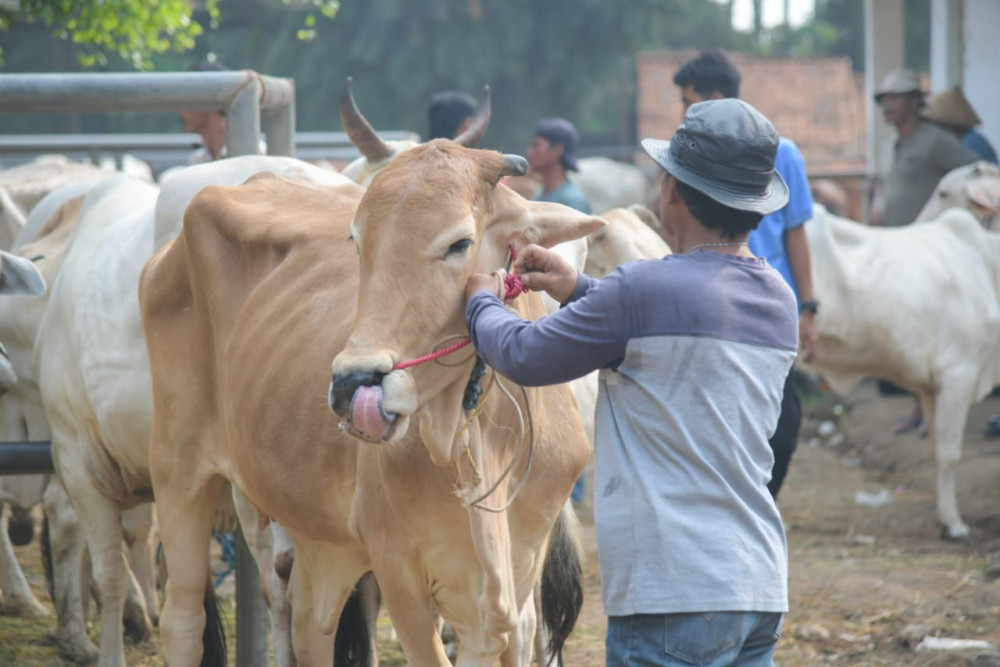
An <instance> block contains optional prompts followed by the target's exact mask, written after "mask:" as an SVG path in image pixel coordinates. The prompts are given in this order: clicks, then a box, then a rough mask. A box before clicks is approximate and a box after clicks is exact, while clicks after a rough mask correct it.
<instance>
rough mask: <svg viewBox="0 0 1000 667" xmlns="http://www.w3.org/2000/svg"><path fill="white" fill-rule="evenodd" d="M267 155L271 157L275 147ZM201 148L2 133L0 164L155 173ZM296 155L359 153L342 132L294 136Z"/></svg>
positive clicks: (136, 139)
mask: <svg viewBox="0 0 1000 667" xmlns="http://www.w3.org/2000/svg"><path fill="white" fill-rule="evenodd" d="M379 136H381V137H382V138H383V139H385V140H386V141H399V140H411V141H418V140H419V137H418V136H417V134H415V133H413V132H405V131H389V132H379ZM264 141H265V143H266V144H267V145H268V153H273V151H272V150H271V144H270V143H269V142H268V141H267V136H266V135H265V137H264ZM199 146H201V137H200V136H198V135H197V134H187V133H168V134H141V133H130V134H4V135H0V164H2V165H3V166H4V167H14V166H17V165H19V164H22V163H25V162H29V161H31V160H33V159H35V158H36V157H38V156H40V155H46V154H52V153H57V154H59V155H65V156H66V157H67V158H69V159H70V160H74V161H77V162H83V161H88V160H89V161H90V162H92V163H94V164H99V163H100V162H101V160H102V159H103V158H105V157H110V158H111V159H112V160H113V161H114V163H115V166H116V168H118V169H121V167H122V156H124V155H125V154H128V155H131V156H132V157H135V158H138V159H140V160H143V161H144V162H146V163H147V164H148V165H149V166H150V168H151V169H152V171H153V173H154V174H159V173H160V172H162V171H163V170H165V169H168V168H170V167H176V166H181V165H184V164H187V160H188V157H190V155H191V151H193V150H194V149H196V148H198V147H199ZM294 146H295V157H297V158H299V159H301V160H330V161H331V162H350V161H351V160H353V159H355V158H356V157H358V156H359V155H360V153H358V150H357V149H356V148H355V147H354V145H353V144H352V143H351V140H350V139H349V138H348V136H347V134H346V133H344V132H296V133H295V140H294Z"/></svg>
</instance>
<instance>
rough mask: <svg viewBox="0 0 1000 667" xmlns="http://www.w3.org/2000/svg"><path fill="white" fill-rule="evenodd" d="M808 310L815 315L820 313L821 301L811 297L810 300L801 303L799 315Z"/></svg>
mask: <svg viewBox="0 0 1000 667" xmlns="http://www.w3.org/2000/svg"><path fill="white" fill-rule="evenodd" d="M806 311H809V312H810V313H812V314H813V315H815V314H816V313H818V312H819V301H817V300H816V299H809V300H808V301H803V302H802V303H801V304H800V305H799V315H801V314H802V313H804V312H806Z"/></svg>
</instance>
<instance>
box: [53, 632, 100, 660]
mask: <svg viewBox="0 0 1000 667" xmlns="http://www.w3.org/2000/svg"><path fill="white" fill-rule="evenodd" d="M50 637H52V639H53V640H54V641H55V644H56V646H57V647H58V648H59V656H60V657H61V658H62V659H63V660H66V661H67V662H71V663H73V664H74V665H93V664H94V663H96V662H97V658H98V657H99V652H98V650H97V647H96V646H94V644H93V643H92V642H91V641H90V639H88V638H87V637H86V636H79V637H71V638H68V639H60V638H59V637H55V636H53V635H50Z"/></svg>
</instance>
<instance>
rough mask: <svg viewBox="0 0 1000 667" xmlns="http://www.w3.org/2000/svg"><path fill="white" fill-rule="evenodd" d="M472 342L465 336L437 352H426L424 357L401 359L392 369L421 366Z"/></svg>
mask: <svg viewBox="0 0 1000 667" xmlns="http://www.w3.org/2000/svg"><path fill="white" fill-rule="evenodd" d="M471 342H472V339H471V338H463V339H462V340H460V341H458V342H457V343H455V344H454V345H449V346H448V347H446V348H443V349H441V350H438V351H437V352H431V353H430V354H425V355H424V356H422V357H417V358H416V359H410V360H409V361H401V362H399V363H398V364H396V365H395V366H393V367H392V370H394V371H398V370H402V369H404V368H409V367H410V366H419V365H420V364H423V363H425V362H428V361H434V360H435V359H439V358H441V357H443V356H445V355H446V354H451V353H452V352H454V351H455V350H461V349H462V348H463V347H465V346H466V345H468V344H469V343H471Z"/></svg>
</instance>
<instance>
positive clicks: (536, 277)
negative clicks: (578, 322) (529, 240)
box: [514, 245, 577, 303]
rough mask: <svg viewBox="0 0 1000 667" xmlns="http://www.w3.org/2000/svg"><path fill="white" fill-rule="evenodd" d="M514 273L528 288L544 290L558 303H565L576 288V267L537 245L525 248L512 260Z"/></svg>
mask: <svg viewBox="0 0 1000 667" xmlns="http://www.w3.org/2000/svg"><path fill="white" fill-rule="evenodd" d="M514 273H519V274H521V282H522V283H523V284H524V286H525V287H527V288H528V289H532V290H535V291H541V292H546V293H547V294H548V295H549V296H551V297H552V298H553V299H555V300H556V301H558V302H559V303H566V301H568V300H569V298H570V297H571V296H573V290H574V289H576V281H577V275H576V269H574V268H573V267H572V266H570V264H569V263H568V262H567V261H566V260H565V259H563V258H562V257H560V256H559V254H558V253H555V252H553V251H551V250H547V249H546V248H543V247H541V246H538V245H529V246H528V247H527V248H525V249H524V250H523V251H522V252H521V254H520V256H518V258H517V261H516V262H514Z"/></svg>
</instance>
